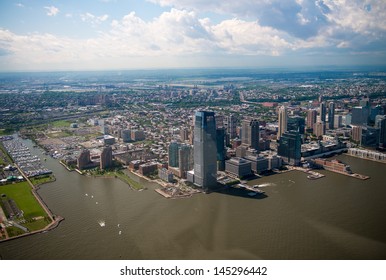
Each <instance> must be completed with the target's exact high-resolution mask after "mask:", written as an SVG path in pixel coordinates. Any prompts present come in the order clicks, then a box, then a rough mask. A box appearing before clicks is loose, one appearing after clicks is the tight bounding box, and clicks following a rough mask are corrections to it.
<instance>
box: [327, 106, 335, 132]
mask: <svg viewBox="0 0 386 280" xmlns="http://www.w3.org/2000/svg"><path fill="white" fill-rule="evenodd" d="M334 118H335V103H334V102H330V104H329V106H328V128H329V129H334V121H335V119H334Z"/></svg>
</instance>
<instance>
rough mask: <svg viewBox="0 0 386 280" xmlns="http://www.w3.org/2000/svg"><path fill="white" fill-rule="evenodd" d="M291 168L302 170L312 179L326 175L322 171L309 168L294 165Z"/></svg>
mask: <svg viewBox="0 0 386 280" xmlns="http://www.w3.org/2000/svg"><path fill="white" fill-rule="evenodd" d="M291 170H297V171H301V172H304V173H306V174H308V176H307V178H308V179H310V180H316V179H320V178H323V177H325V176H326V175H324V174H322V173H319V172H316V171H314V170H312V169H309V168H302V167H292V168H291Z"/></svg>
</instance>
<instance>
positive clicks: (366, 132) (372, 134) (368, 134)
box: [361, 126, 380, 148]
mask: <svg viewBox="0 0 386 280" xmlns="http://www.w3.org/2000/svg"><path fill="white" fill-rule="evenodd" d="M379 136H380V129H379V127H371V126H363V127H362V138H361V145H362V146H365V147H372V148H377V147H379V138H380V137H379Z"/></svg>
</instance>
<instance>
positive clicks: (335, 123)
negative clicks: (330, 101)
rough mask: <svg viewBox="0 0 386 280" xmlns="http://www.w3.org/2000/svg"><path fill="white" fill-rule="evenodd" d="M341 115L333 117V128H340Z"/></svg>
mask: <svg viewBox="0 0 386 280" xmlns="http://www.w3.org/2000/svg"><path fill="white" fill-rule="evenodd" d="M342 120H343V117H342V115H335V117H334V128H339V127H342Z"/></svg>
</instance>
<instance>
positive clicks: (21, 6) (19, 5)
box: [16, 3, 25, 8]
mask: <svg viewBox="0 0 386 280" xmlns="http://www.w3.org/2000/svg"><path fill="white" fill-rule="evenodd" d="M16 6H17V7H19V8H24V7H25V6H24V5H23V4H22V3H17V4H16Z"/></svg>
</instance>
